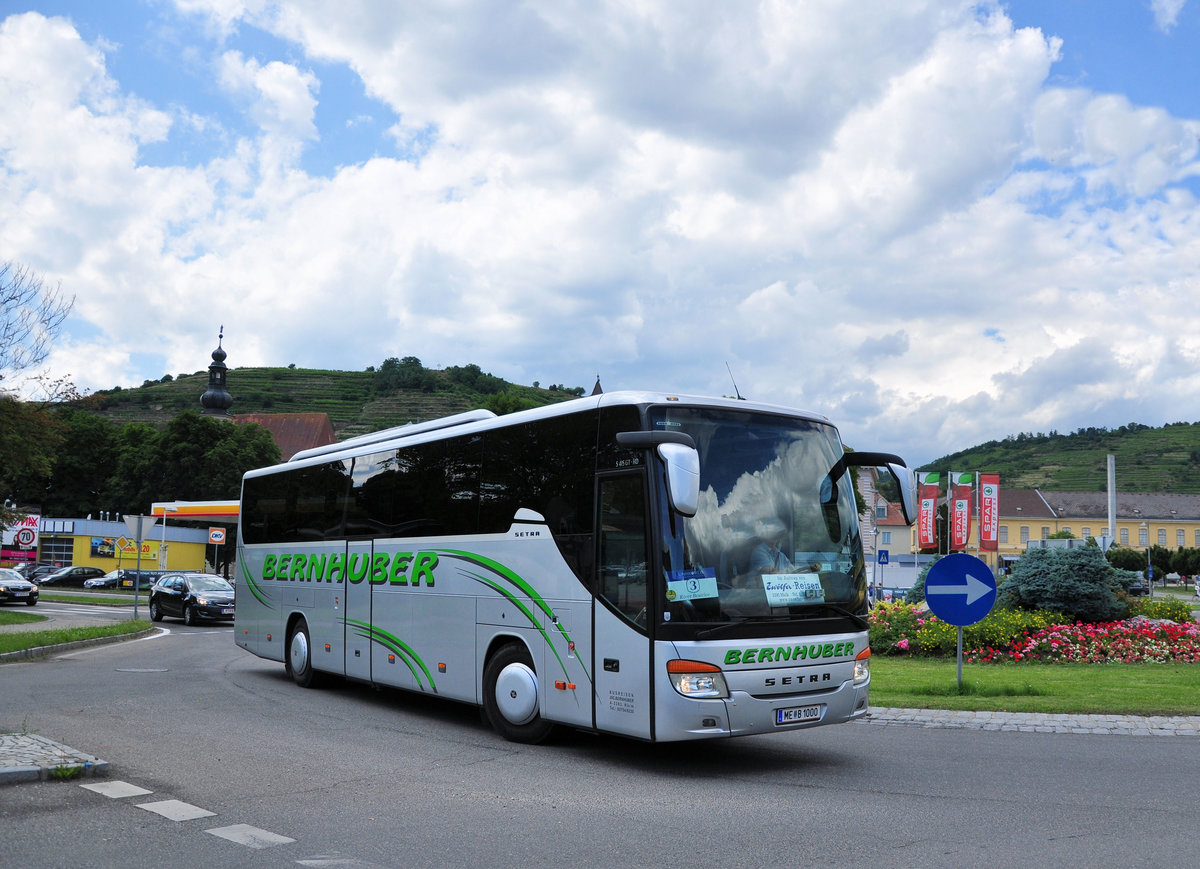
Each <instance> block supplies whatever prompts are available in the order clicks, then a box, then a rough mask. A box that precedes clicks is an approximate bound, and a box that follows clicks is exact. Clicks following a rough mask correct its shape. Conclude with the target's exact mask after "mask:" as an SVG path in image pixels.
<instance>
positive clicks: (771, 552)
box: [750, 527, 796, 575]
mask: <svg viewBox="0 0 1200 869" xmlns="http://www.w3.org/2000/svg"><path fill="white" fill-rule="evenodd" d="M786 540H787V529H786V528H782V527H777V528H772V529H771V530H769V531H768V532H767V533H765V534H764V535H763V536H762V539H761V540H760V541H759V543H758V545H757V546H755V547H754V549H753V550H751V552H750V573H751V575H758V574H763V573H795V572H796V567H795V565H793V564H792V562H791V560H790V559H789V558H788V557H787V556H786V555H784V554H783V550H782V549H781V548H780V547H781V546H782V545H783V543H784V541H786Z"/></svg>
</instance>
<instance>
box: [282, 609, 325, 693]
mask: <svg viewBox="0 0 1200 869" xmlns="http://www.w3.org/2000/svg"><path fill="white" fill-rule="evenodd" d="M284 667H285V668H286V669H287V672H288V675H289V676H291V677H292V681H294V682H295V683H296V684H297V685H299V686H300V687H301V688H315V687H316V685H317V673H316V671H315V670H313V665H312V642H310V640H309V636H308V623H307V622H304V621H300V622H297V623H296V627H295V628H293V629H292V633H291V634H290V635H289V636H288V644H287V657H286V658H285V659H284Z"/></svg>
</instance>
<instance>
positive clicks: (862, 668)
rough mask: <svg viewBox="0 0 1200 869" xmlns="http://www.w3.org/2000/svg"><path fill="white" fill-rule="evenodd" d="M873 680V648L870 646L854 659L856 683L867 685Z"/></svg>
mask: <svg viewBox="0 0 1200 869" xmlns="http://www.w3.org/2000/svg"><path fill="white" fill-rule="evenodd" d="M870 680H871V649H870V647H869V646H868V647H867V648H865V649H863V650H862V651H861V652H859V653H858V655H857V657H855V659H854V684H855V685H865V684H866V683H867V682H869V681H870Z"/></svg>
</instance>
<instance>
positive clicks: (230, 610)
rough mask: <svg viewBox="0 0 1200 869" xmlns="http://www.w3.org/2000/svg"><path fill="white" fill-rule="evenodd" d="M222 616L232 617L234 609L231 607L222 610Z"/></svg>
mask: <svg viewBox="0 0 1200 869" xmlns="http://www.w3.org/2000/svg"><path fill="white" fill-rule="evenodd" d="M221 615H223V616H231V615H233V607H231V606H227V607H222V608H221Z"/></svg>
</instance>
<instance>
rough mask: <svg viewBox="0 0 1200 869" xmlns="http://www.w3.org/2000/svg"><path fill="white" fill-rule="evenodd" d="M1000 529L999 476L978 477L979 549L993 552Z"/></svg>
mask: <svg viewBox="0 0 1200 869" xmlns="http://www.w3.org/2000/svg"><path fill="white" fill-rule="evenodd" d="M999 529H1000V475H999V474H980V475H979V548H980V549H983V550H986V551H987V552H995V551H996V550H997V548H998V540H999V536H1000V534H999Z"/></svg>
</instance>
